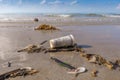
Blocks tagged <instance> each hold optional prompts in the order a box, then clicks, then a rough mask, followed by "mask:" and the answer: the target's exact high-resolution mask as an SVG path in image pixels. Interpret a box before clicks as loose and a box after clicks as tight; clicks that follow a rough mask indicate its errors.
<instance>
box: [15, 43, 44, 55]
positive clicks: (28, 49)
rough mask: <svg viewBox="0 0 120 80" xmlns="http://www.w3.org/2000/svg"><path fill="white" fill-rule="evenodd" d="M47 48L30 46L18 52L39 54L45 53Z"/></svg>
mask: <svg viewBox="0 0 120 80" xmlns="http://www.w3.org/2000/svg"><path fill="white" fill-rule="evenodd" d="M44 50H45V48H44V47H43V46H41V45H33V44H32V45H28V46H26V47H25V48H23V49H20V50H18V51H17V52H27V53H35V52H36V53H39V52H41V51H44Z"/></svg>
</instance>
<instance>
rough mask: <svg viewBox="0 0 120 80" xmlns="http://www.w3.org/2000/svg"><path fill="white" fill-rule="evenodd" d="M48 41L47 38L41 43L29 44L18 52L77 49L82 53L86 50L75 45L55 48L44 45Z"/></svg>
mask: <svg viewBox="0 0 120 80" xmlns="http://www.w3.org/2000/svg"><path fill="white" fill-rule="evenodd" d="M46 42H47V40H45V41H43V42H42V43H40V45H34V44H31V45H28V46H26V47H25V48H23V49H20V50H18V51H17V52H27V53H39V52H44V53H48V52H68V51H76V52H82V53H84V52H85V51H84V50H83V49H82V48H79V47H75V46H72V47H62V48H54V49H52V48H45V47H44V46H42V45H43V44H45V43H46Z"/></svg>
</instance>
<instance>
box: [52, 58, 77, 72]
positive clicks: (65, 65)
mask: <svg viewBox="0 0 120 80" xmlns="http://www.w3.org/2000/svg"><path fill="white" fill-rule="evenodd" d="M50 59H51V60H53V61H55V62H56V63H58V64H59V65H61V66H63V67H67V68H69V69H71V70H73V69H76V68H75V67H73V66H71V65H70V64H68V63H65V62H63V61H61V60H59V59H57V58H53V57H51V58H50Z"/></svg>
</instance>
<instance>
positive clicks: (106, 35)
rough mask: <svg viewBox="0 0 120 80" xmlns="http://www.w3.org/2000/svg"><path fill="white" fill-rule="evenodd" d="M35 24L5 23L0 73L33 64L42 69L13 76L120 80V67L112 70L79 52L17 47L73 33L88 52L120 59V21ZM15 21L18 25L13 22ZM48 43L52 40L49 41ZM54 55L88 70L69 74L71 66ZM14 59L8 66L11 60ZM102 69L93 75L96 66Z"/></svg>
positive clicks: (0, 44) (45, 79)
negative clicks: (46, 27) (42, 27)
mask: <svg viewBox="0 0 120 80" xmlns="http://www.w3.org/2000/svg"><path fill="white" fill-rule="evenodd" d="M38 24H39V23H34V24H25V23H23V24H19V23H17V24H11V25H8V24H1V27H0V74H2V73H4V72H7V71H10V70H13V69H16V68H19V67H26V66H31V67H33V68H35V69H37V70H39V71H40V72H39V73H38V74H35V75H32V76H27V77H25V78H24V77H16V78H13V79H11V80H111V79H114V80H119V79H120V78H119V74H120V71H119V70H118V69H117V70H109V69H107V68H106V67H104V66H98V65H95V64H90V63H88V62H87V61H86V60H85V59H84V58H82V57H80V54H79V53H77V52H57V53H48V54H44V53H42V52H41V53H33V54H27V53H26V52H21V53H18V52H17V50H19V49H21V48H24V47H25V46H27V45H29V44H39V43H41V42H42V41H44V40H50V39H52V38H56V37H61V36H66V35H69V34H73V35H74V37H75V40H76V42H77V44H78V45H80V46H82V47H83V48H84V49H85V50H86V51H87V53H94V54H99V55H101V56H102V57H104V58H106V59H107V60H110V61H113V62H114V61H115V60H116V59H120V54H119V52H120V48H119V46H120V36H119V34H120V25H86V26H85V25H84V26H81V25H79V26H75V25H72V26H69V25H68V26H67V25H66V26H65V25H64V26H61V25H60V26H58V27H59V28H60V29H61V31H34V27H35V26H38ZM13 25H14V26H13ZM45 46H46V47H48V46H49V44H46V45H45ZM50 56H52V57H56V58H58V59H60V60H63V61H65V62H67V63H70V64H71V65H73V66H75V67H81V66H83V67H86V68H87V70H88V71H87V72H85V73H82V74H79V76H78V77H77V78H75V75H70V74H67V71H68V69H67V68H64V67H61V66H59V65H58V64H56V63H55V62H53V61H51V60H50ZM8 61H10V62H11V63H12V65H11V67H7V62H8ZM94 69H96V70H98V71H99V73H98V74H97V75H98V77H96V78H93V77H91V75H90V73H91V71H92V70H94Z"/></svg>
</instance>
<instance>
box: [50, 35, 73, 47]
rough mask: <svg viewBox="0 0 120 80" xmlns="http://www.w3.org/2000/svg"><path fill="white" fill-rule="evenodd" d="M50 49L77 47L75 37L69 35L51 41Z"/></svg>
mask: <svg viewBox="0 0 120 80" xmlns="http://www.w3.org/2000/svg"><path fill="white" fill-rule="evenodd" d="M49 43H50V48H52V49H53V48H61V47H69V46H74V45H75V39H74V36H73V35H71V34H70V35H67V36H64V37H60V38H55V39H51V40H50V41H49Z"/></svg>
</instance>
